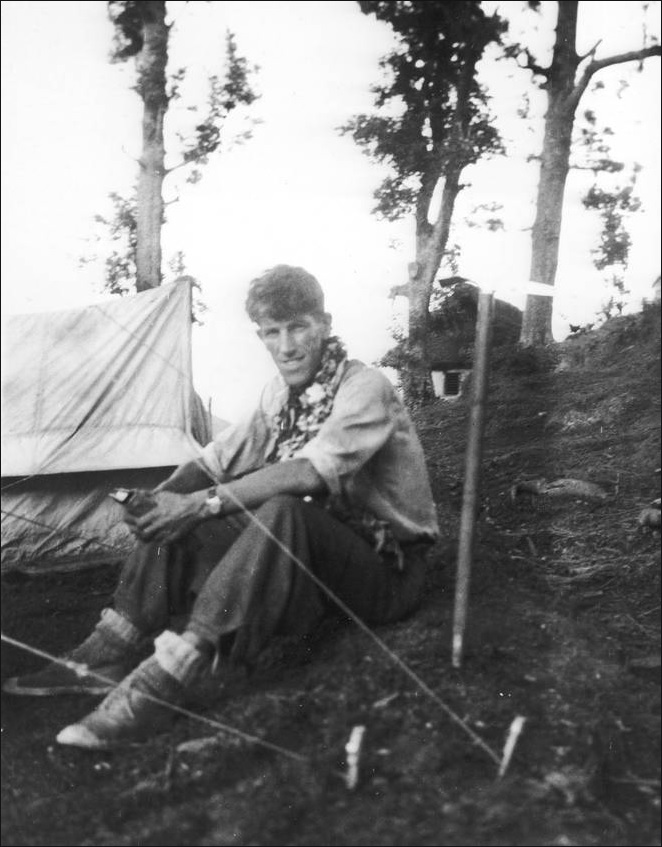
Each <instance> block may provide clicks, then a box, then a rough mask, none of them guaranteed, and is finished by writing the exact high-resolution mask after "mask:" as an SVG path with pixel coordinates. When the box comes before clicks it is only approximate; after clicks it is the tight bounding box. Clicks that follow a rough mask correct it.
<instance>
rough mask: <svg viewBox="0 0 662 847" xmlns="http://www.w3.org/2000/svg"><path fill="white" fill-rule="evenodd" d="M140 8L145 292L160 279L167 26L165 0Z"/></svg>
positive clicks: (140, 222)
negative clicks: (141, 30) (141, 32)
mask: <svg viewBox="0 0 662 847" xmlns="http://www.w3.org/2000/svg"><path fill="white" fill-rule="evenodd" d="M140 11H141V15H142V19H143V38H144V41H143V47H142V50H141V51H140V53H139V54H138V56H137V57H136V58H137V67H138V91H139V93H140V96H141V98H142V101H143V122H142V130H143V146H142V154H141V158H140V174H139V176H138V204H137V220H136V228H137V249H136V272H137V274H136V276H137V278H136V289H137V290H138V291H145V290H146V289H148V288H156V287H157V286H158V285H160V284H161V227H162V225H163V193H162V187H163V180H164V177H165V165H164V161H165V145H164V140H163V120H164V117H165V113H166V110H167V108H168V96H167V93H166V64H167V62H168V27H167V26H166V23H165V11H166V10H165V0H143V2H141V3H140Z"/></svg>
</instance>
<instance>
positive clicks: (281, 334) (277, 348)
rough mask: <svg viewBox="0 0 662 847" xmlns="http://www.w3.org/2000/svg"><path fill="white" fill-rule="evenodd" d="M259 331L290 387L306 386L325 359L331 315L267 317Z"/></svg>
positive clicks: (261, 322) (261, 323)
mask: <svg viewBox="0 0 662 847" xmlns="http://www.w3.org/2000/svg"><path fill="white" fill-rule="evenodd" d="M259 327H260V328H259V330H258V335H259V336H260V338H261V339H262V341H264V343H265V345H266V347H267V350H268V351H269V352H270V353H271V356H272V358H273V360H274V362H275V363H276V367H277V368H278V370H279V371H280V373H281V376H282V377H283V379H284V380H285V382H286V383H287V384H288V385H289V386H290V388H306V387H307V386H308V385H309V384H310V383H311V382H312V381H313V377H314V376H315V374H316V373H317V371H318V369H319V366H320V362H321V361H322V348H323V345H324V341H325V340H326V339H327V338H328V337H329V334H330V330H331V321H330V317H329V315H326V314H324V315H312V314H307V313H306V314H301V315H295V316H294V317H292V318H290V319H289V320H285V321H275V320H272V319H271V318H267V317H265V318H263V319H262V320H261V321H260V323H259Z"/></svg>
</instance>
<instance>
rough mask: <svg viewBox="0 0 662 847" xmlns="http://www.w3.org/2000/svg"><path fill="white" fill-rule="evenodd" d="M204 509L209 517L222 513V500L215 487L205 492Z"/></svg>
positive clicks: (218, 516) (215, 516) (218, 515)
mask: <svg viewBox="0 0 662 847" xmlns="http://www.w3.org/2000/svg"><path fill="white" fill-rule="evenodd" d="M205 511H206V513H207V516H208V517H210V518H220V517H221V516H222V515H223V500H222V498H221V497H219V496H218V492H217V491H216V489H215V488H210V489H209V491H208V492H207V499H206V500H205Z"/></svg>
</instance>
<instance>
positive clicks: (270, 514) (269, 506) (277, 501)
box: [255, 494, 303, 524]
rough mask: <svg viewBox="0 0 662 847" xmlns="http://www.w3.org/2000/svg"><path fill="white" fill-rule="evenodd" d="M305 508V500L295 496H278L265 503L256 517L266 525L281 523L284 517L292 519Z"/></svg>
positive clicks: (257, 511)
mask: <svg viewBox="0 0 662 847" xmlns="http://www.w3.org/2000/svg"><path fill="white" fill-rule="evenodd" d="M302 508H303V500H302V499H301V498H300V497H296V496H295V495H294V494H276V495H275V496H274V497H270V498H269V499H268V500H267V501H265V502H264V503H263V504H262V505H261V506H260V507H259V509H257V510H256V512H255V514H256V516H257V517H258V518H259V519H260V521H262V523H265V524H271V523H274V522H277V521H279V520H280V519H282V518H283V517H292V516H294V515H295V514H297V513H300V512H301V510H302Z"/></svg>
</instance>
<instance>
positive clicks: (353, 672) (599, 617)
mask: <svg viewBox="0 0 662 847" xmlns="http://www.w3.org/2000/svg"><path fill="white" fill-rule="evenodd" d="M659 379H660V359H659V308H658V309H657V310H656V309H655V308H653V307H650V308H649V309H647V310H646V311H645V312H644V313H642V314H641V315H638V316H635V317H630V318H623V319H619V320H618V321H615V322H610V324H608V325H607V326H606V327H604V328H603V329H601V330H600V332H599V333H590V334H587V335H586V336H583V337H581V338H578V339H574V340H572V341H570V342H566V343H565V344H563V345H557V346H556V347H555V348H554V349H553V350H552V351H547V352H545V354H544V355H536V356H527V355H524V354H522V353H520V354H517V355H515V356H513V355H511V356H499V355H498V354H497V355H495V359H494V367H493V379H492V382H491V389H490V401H489V419H488V422H487V430H486V436H485V450H484V473H483V488H482V502H481V510H480V515H479V525H478V534H477V540H476V547H475V561H474V568H473V573H472V582H471V604H470V609H469V619H468V628H467V640H466V646H465V653H464V660H463V663H462V667H461V668H460V669H454V668H453V667H452V666H451V661H450V654H451V627H452V616H453V584H454V559H455V551H456V547H457V529H458V518H459V512H460V506H461V489H462V476H463V463H464V445H465V437H466V425H467V413H468V408H467V402H466V400H464V399H460V400H458V401H457V402H455V403H450V404H449V403H448V402H446V403H443V402H441V401H440V402H438V403H436V404H434V405H432V406H429V407H426V408H425V409H423V410H420V411H418V412H417V423H418V425H419V429H420V432H421V435H422V438H423V441H424V446H425V449H426V454H427V457H428V462H429V467H430V470H431V474H432V478H433V485H434V490H435V496H436V499H437V502H438V504H439V512H440V518H441V521H442V526H443V538H442V540H441V542H440V543H439V545H438V547H437V549H436V551H435V566H434V569H433V571H432V573H431V576H430V581H429V590H428V592H427V594H426V598H425V602H424V604H423V606H422V608H421V609H420V610H419V611H418V612H417V613H416V614H415V615H413V616H412V617H411V618H409V619H408V620H406V621H402V622H400V623H398V624H396V625H393V626H388V627H380V628H379V629H378V630H377V634H378V635H379V637H380V638H381V639H382V640H383V642H384V643H385V645H387V647H388V648H389V650H391V651H393V652H394V653H396V654H397V655H398V656H399V657H400V658H401V659H402V660H403V661H404V662H406V664H407V665H408V666H409V667H410V668H411V669H412V670H413V671H414V672H415V673H416V674H418V675H419V677H421V678H422V679H423V680H424V681H425V683H426V684H427V686H429V688H430V689H432V691H433V692H434V693H435V695H436V696H437V697H438V698H439V699H440V700H441V701H442V704H443V706H442V705H441V704H440V703H439V702H438V701H435V700H433V699H432V698H431V697H430V696H428V695H427V694H426V693H425V692H424V691H422V690H421V689H420V688H417V686H416V685H415V684H414V683H413V682H412V681H411V680H410V679H409V677H407V676H406V675H405V674H404V673H403V672H402V670H401V669H400V668H399V667H398V666H397V665H395V664H394V663H393V661H392V659H390V658H389V657H388V656H387V655H386V654H385V652H384V651H383V650H382V649H380V648H378V647H377V646H376V645H375V644H374V642H373V641H372V640H371V639H369V638H368V637H367V636H366V635H365V634H363V633H361V632H360V631H358V630H357V629H356V627H355V626H354V624H352V623H350V622H347V621H342V620H330V621H329V623H328V625H327V626H326V627H325V628H324V631H323V632H321V633H320V634H319V636H317V637H316V638H315V639H312V640H310V641H306V642H303V643H298V642H294V641H285V640H284V641H282V642H279V643H277V644H274V645H273V647H272V648H271V649H270V650H269V651H268V653H267V654H265V655H264V656H263V658H262V659H261V661H260V664H259V666H258V667H257V668H256V669H255V670H254V672H253V673H252V674H251V675H250V676H248V675H245V674H242V673H240V672H237V671H234V672H232V671H230V670H226V671H224V672H223V673H222V674H221V677H220V680H219V681H214V682H213V683H211V682H208V683H206V684H205V685H204V686H201V688H200V690H199V691H198V695H199V705H198V707H197V709H198V711H199V712H200V713H201V714H202V715H203V716H206V717H208V718H214V719H215V720H218V721H222V722H223V723H225V724H227V725H229V726H230V727H234V728H236V729H239V730H241V731H243V732H245V733H248V734H250V735H252V736H258V737H260V738H262V739H265V740H267V741H268V742H270V743H272V744H274V745H278V746H280V747H282V748H283V749H286V750H290V751H293V752H294V753H295V754H296V755H297V756H298V757H300V758H292V757H289V756H286V755H285V754H283V753H282V752H277V751H276V750H274V749H270V748H268V747H264V746H260V745H258V744H255V743H251V742H249V741H247V740H244V739H242V738H239V737H237V736H233V735H231V734H228V733H218V732H217V730H215V729H213V728H211V727H210V726H209V725H207V724H204V723H201V722H199V721H196V720H194V719H192V718H182V719H180V720H178V721H177V723H176V724H175V726H174V728H173V730H172V732H170V733H167V734H166V735H162V736H159V737H156V738H154V739H153V740H152V741H150V742H149V743H147V744H145V745H142V746H140V747H132V748H128V749H126V750H123V751H121V752H120V751H117V752H113V753H103V754H101V753H100V754H93V753H86V752H83V751H76V750H67V749H59V748H58V747H57V745H55V744H54V738H55V735H56V733H57V731H58V730H59V729H60V728H61V727H62V726H64V725H65V724H66V723H68V722H70V721H71V720H73V719H75V718H77V717H79V716H81V715H82V714H84V713H85V712H86V711H87V710H88V709H89V708H90V706H91V705H92V702H90V701H88V700H86V699H81V698H75V697H62V698H57V699H51V698H44V699H31V698H10V697H8V696H5V695H3V701H2V811H3V814H2V843H3V844H5V845H60V844H62V845H64V844H71V845H74V844H77V845H138V844H139V845H150V844H153V845H169V844H171V845H185V844H190V845H226V844H227V845H230V844H232V845H284V844H287V845H415V844H416V845H441V844H444V845H474V844H475V845H627V844H630V845H657V844H659V843H660V826H659V823H660V663H659V656H660V550H659V533H655V532H653V531H651V530H649V529H646V528H641V527H639V526H638V525H637V516H638V514H639V511H640V510H641V509H642V508H643V507H645V506H647V505H648V504H649V503H650V501H652V500H653V499H654V498H656V497H659V479H660V478H659V474H656V469H658V468H659V461H660V460H659V455H660V393H659V392H660V389H659ZM558 479H578V480H581V481H583V482H590V483H593V484H595V485H598V486H600V488H601V489H602V490H604V491H605V492H606V497H605V498H603V499H596V498H591V497H581V496H575V497H573V496H559V497H549V496H545V495H544V494H540V493H536V492H539V491H542V490H544V489H543V488H540V486H539V482H540V481H541V480H542V481H547V482H553V481H554V480H558ZM536 481H537V482H536ZM537 485H538V487H536V486H537ZM114 576H115V572H114V569H112V568H106V569H96V570H94V571H88V572H83V573H78V574H66V575H57V574H52V575H47V576H39V577H34V578H28V577H21V576H13V577H9V578H5V579H4V580H3V632H4V633H5V634H7V635H10V636H12V637H14V638H17V639H21V640H23V641H25V642H27V643H28V644H31V645H33V646H35V647H37V648H41V649H45V650H47V651H49V652H55V653H57V652H59V651H62V650H63V649H66V648H67V647H69V646H71V645H73V644H75V643H76V642H77V641H78V640H80V638H81V637H83V636H84V635H85V634H86V633H87V632H88V630H89V629H90V627H91V626H92V625H93V623H94V621H95V620H96V616H97V614H98V611H99V610H100V609H101V608H102V607H103V606H104V605H105V604H106V603H107V601H108V598H109V597H110V594H111V592H112V587H113V585H114ZM41 664H42V662H41V660H40V659H38V658H36V657H34V656H31V655H29V654H27V653H25V652H24V651H22V650H19V649H17V648H15V647H11V646H8V645H6V644H3V662H2V677H3V679H4V678H6V677H7V676H9V675H12V674H15V673H22V672H25V671H28V670H29V669H32V668H36V667H39V666H40V665H41ZM448 709H450V710H452V711H453V713H454V714H455V715H457V717H458V718H459V719H460V720H461V721H462V722H464V724H465V725H466V726H467V727H468V728H469V729H470V730H471V731H472V732H474V733H476V734H478V736H480V738H481V739H482V740H483V741H484V742H485V744H486V745H488V746H489V747H490V748H491V749H492V750H493V751H495V752H496V753H497V754H498V755H501V751H502V748H503V744H504V740H505V737H506V734H507V731H508V728H509V726H510V724H511V722H512V721H513V719H514V718H515V717H516V716H518V715H521V716H524V717H525V718H526V721H525V724H524V730H523V733H522V735H521V737H520V740H519V743H518V744H517V746H516V748H515V752H514V755H513V758H512V761H511V763H510V766H509V769H508V771H507V772H506V775H505V776H504V777H503V778H502V779H497V765H496V763H495V762H494V761H493V760H492V758H491V757H490V755H488V754H487V753H486V752H485V750H484V749H483V748H482V747H481V746H479V745H477V744H475V743H474V741H473V740H472V738H471V737H470V736H469V735H468V734H467V732H466V730H465V728H464V727H463V726H461V725H460V723H458V721H456V720H454V719H452V718H451V717H450V716H449V713H448ZM359 724H361V725H364V726H365V727H366V734H365V738H364V745H363V751H362V756H361V762H360V773H359V782H358V785H357V787H356V789H355V790H353V791H350V790H348V788H347V786H346V784H345V780H344V775H345V773H346V763H345V761H344V758H345V753H344V746H345V744H346V742H347V740H348V738H349V735H350V732H351V730H352V727H354V726H356V725H359ZM211 737H215V741H214V743H207V744H204V745H196V744H189V745H188V746H187V747H184V748H181V746H180V745H182V744H183V743H184V742H187V741H195V740H196V739H201V738H207V739H209V738H211Z"/></svg>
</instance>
